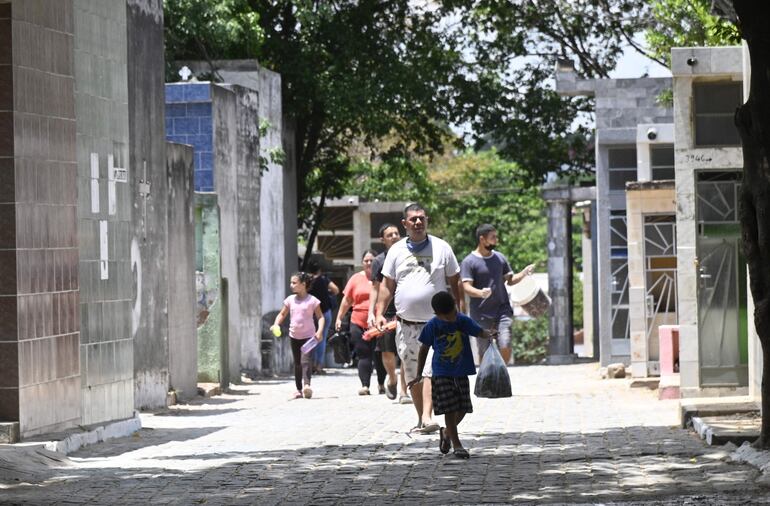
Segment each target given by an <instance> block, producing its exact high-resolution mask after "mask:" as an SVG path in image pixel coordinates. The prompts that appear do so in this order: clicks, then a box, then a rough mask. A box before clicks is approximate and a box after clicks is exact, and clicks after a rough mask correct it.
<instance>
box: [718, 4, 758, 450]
mask: <svg viewBox="0 0 770 506" xmlns="http://www.w3.org/2000/svg"><path fill="white" fill-rule="evenodd" d="M732 3H733V5H734V7H735V12H736V13H737V16H738V22H739V27H740V33H741V37H743V38H744V39H745V40H746V42H747V44H748V47H749V55H750V57H751V91H750V92H749V97H748V100H747V101H746V103H745V104H743V105H742V106H740V107H739V108H738V111H737V112H736V114H735V124H736V125H737V127H738V132H739V133H740V136H741V143H742V145H743V184H741V195H740V203H741V205H740V219H741V228H742V235H743V237H742V239H743V248H744V252H745V255H746V261H747V263H748V266H749V277H750V278H751V280H750V284H749V286H750V289H751V295H752V298H753V299H754V325H755V327H756V330H757V336H758V337H759V341H760V343H762V359H763V371H762V413H763V416H762V428H761V432H760V437H759V439H758V440H757V443H756V444H757V446H759V447H760V448H770V415H769V414H770V264H768V260H767V259H768V258H770V233H768V231H770V173H769V172H768V167H770V155H769V154H770V37H768V32H767V25H768V23H770V5H768V4H767V3H766V2H755V1H751V0H733V2H732ZM725 7H727V6H725ZM725 10H727V9H725ZM723 12H724V11H723Z"/></svg>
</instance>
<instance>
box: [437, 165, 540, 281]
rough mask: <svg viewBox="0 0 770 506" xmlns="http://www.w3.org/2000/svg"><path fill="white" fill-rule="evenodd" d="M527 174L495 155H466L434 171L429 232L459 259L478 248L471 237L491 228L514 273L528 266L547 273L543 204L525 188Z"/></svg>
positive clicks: (538, 195) (536, 195) (537, 194)
mask: <svg viewBox="0 0 770 506" xmlns="http://www.w3.org/2000/svg"><path fill="white" fill-rule="evenodd" d="M526 178H527V175H526V174H525V173H524V171H522V170H521V169H519V168H518V167H517V165H516V164H514V163H511V162H506V161H505V160H502V159H501V158H500V156H499V154H498V153H497V152H496V151H494V150H490V151H485V152H482V153H465V154H463V155H461V156H458V157H456V158H452V159H449V160H447V161H445V162H444V163H443V164H442V165H440V166H436V167H434V168H433V171H432V173H431V179H432V180H433V182H434V184H435V185H436V187H437V189H438V193H437V194H436V198H435V204H434V205H433V206H431V207H430V209H429V210H430V216H431V224H430V227H431V231H432V233H434V234H436V235H438V236H439V237H442V238H443V239H444V240H446V241H447V242H449V244H451V245H452V248H453V249H454V251H455V254H456V255H457V256H458V258H459V259H462V258H463V257H465V255H466V254H468V253H470V252H471V251H472V250H473V249H475V248H476V239H475V238H474V236H473V234H474V231H475V230H476V227H477V226H478V225H480V224H482V223H491V224H493V225H494V226H495V227H496V228H497V230H498V235H499V237H500V243H499V246H498V250H499V251H500V252H501V253H503V254H504V255H505V256H506V257H507V258H508V261H509V262H510V264H511V266H512V267H513V269H514V270H517V269H522V268H524V267H525V266H526V265H528V264H530V263H536V264H538V269H540V270H543V269H544V268H545V260H546V258H547V252H546V249H545V242H546V234H547V231H546V218H545V203H544V202H543V200H542V198H540V193H539V189H537V188H534V187H531V186H527V185H526V184H524V183H523V181H526Z"/></svg>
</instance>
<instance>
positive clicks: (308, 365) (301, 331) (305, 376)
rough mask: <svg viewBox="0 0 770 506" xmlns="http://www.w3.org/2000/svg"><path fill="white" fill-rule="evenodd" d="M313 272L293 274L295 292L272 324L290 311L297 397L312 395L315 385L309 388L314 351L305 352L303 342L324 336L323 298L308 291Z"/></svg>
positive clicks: (277, 322)
mask: <svg viewBox="0 0 770 506" xmlns="http://www.w3.org/2000/svg"><path fill="white" fill-rule="evenodd" d="M312 282H313V276H312V275H311V274H308V273H306V272H297V273H295V274H292V276H291V282H290V283H289V287H290V288H291V291H292V292H293V294H294V295H289V296H288V297H286V299H284V301H283V307H282V308H281V312H280V313H278V316H276V317H275V323H274V324H273V326H276V325H280V324H281V323H283V320H284V319H285V318H286V315H287V314H288V315H289V337H290V338H291V354H292V356H293V357H294V384H295V385H296V387H297V391H296V392H294V398H295V399H300V398H302V396H303V395H304V396H305V398H306V399H310V397H311V396H312V395H313V389H312V388H310V373H311V371H312V370H313V359H312V354H313V351H311V352H310V353H302V345H303V344H305V343H306V342H308V341H309V340H310V339H316V340H318V341H320V340H321V339H323V328H324V315H323V313H322V312H321V301H319V300H318V299H316V298H315V297H313V296H312V295H310V294H309V293H308V290H309V289H310V284H311V283H312ZM313 315H315V317H316V318H317V320H318V328H316V326H315V323H314V322H313ZM303 383H304V388H303Z"/></svg>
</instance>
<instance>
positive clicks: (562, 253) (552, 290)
mask: <svg viewBox="0 0 770 506" xmlns="http://www.w3.org/2000/svg"><path fill="white" fill-rule="evenodd" d="M569 195H570V194H569V188H554V189H550V190H546V191H544V192H543V197H544V198H545V199H546V201H547V202H548V244H547V247H548V293H549V295H550V297H551V312H550V321H549V325H548V329H549V335H550V341H549V344H548V363H549V364H554V365H555V364H569V363H573V362H574V361H575V358H576V356H575V354H574V353H573V349H574V347H573V336H572V234H571V212H570V211H571V207H572V202H571V200H570V196H569Z"/></svg>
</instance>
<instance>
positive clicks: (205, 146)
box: [187, 135, 212, 151]
mask: <svg viewBox="0 0 770 506" xmlns="http://www.w3.org/2000/svg"><path fill="white" fill-rule="evenodd" d="M211 137H212V136H211V135H188V136H187V141H188V142H189V143H190V144H192V145H193V146H195V149H198V150H200V151H212V145H211V143H212V138H211Z"/></svg>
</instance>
